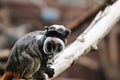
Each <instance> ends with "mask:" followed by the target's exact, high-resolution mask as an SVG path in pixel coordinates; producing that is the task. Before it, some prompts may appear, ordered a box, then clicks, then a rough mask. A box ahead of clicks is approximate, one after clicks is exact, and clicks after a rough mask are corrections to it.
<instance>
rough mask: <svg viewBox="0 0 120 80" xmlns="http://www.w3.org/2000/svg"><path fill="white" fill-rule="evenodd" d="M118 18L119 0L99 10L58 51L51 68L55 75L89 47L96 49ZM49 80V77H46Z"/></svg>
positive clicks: (71, 63)
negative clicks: (73, 37)
mask: <svg viewBox="0 0 120 80" xmlns="http://www.w3.org/2000/svg"><path fill="white" fill-rule="evenodd" d="M119 18H120V0H118V1H116V2H115V3H114V4H113V5H111V6H109V7H107V8H106V9H105V11H104V12H102V11H100V12H99V14H98V15H97V17H96V18H95V19H94V21H93V22H92V24H91V25H90V26H89V27H88V28H87V29H86V30H85V31H84V32H83V33H82V34H81V35H80V36H79V37H78V38H77V39H76V40H75V41H74V42H73V43H72V44H71V45H69V46H68V47H67V48H66V49H65V50H64V51H63V52H61V53H59V54H60V55H58V57H57V58H56V59H55V60H54V63H53V65H51V68H54V70H55V75H54V76H53V78H54V77H56V76H58V75H59V74H60V73H62V72H63V71H64V70H66V69H67V68H68V67H70V66H71V65H73V63H74V62H75V61H76V60H77V59H78V58H79V57H80V56H82V55H85V54H86V53H88V52H89V51H90V50H91V49H97V46H96V45H97V44H98V42H99V41H100V40H101V39H103V38H104V37H105V36H106V35H107V34H108V33H109V31H110V30H111V29H112V28H113V27H114V24H116V23H117V22H118V20H119ZM48 80H49V79H48Z"/></svg>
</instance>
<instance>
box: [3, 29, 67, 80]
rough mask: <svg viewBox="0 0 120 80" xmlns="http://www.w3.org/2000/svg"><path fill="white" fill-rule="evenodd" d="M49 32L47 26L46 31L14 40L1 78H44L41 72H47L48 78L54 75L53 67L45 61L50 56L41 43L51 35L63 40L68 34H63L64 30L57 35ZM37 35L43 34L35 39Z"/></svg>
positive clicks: (38, 79)
mask: <svg viewBox="0 0 120 80" xmlns="http://www.w3.org/2000/svg"><path fill="white" fill-rule="evenodd" d="M49 32H50V31H49V29H48V28H47V30H46V31H36V32H32V33H30V34H28V35H26V36H24V37H23V38H21V39H20V40H18V41H17V42H16V44H15V45H14V47H13V48H12V50H11V53H10V56H9V58H8V61H7V66H6V70H5V73H4V75H3V77H2V80H11V79H12V78H14V79H30V78H31V79H37V80H44V79H45V76H44V75H43V73H46V74H48V77H49V78H50V77H52V76H53V75H54V69H51V68H49V67H47V61H48V60H49V58H50V57H49V54H45V53H44V51H43V43H44V41H45V39H46V38H47V37H51V36H52V37H57V38H60V39H62V40H63V41H64V42H65V39H66V37H67V35H68V34H67V33H66V34H65V32H66V31H64V30H63V32H62V34H61V33H58V34H57V35H56V34H52V33H51V34H49ZM52 32H56V31H52ZM63 33H64V34H63ZM37 35H43V36H42V38H40V39H39V40H37V39H36V38H35V37H36V36H37ZM38 66H40V67H38ZM38 68H39V69H38Z"/></svg>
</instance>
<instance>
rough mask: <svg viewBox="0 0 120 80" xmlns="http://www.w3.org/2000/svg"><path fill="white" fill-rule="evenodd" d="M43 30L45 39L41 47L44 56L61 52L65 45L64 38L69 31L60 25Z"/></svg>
mask: <svg viewBox="0 0 120 80" xmlns="http://www.w3.org/2000/svg"><path fill="white" fill-rule="evenodd" d="M45 29H46V34H45V35H46V37H47V38H46V40H45V42H44V46H43V50H44V52H45V53H46V54H54V53H58V52H60V51H62V50H63V49H64V47H65V44H66V43H67V41H66V38H67V36H68V35H69V34H70V33H71V31H70V30H69V29H66V28H65V27H64V26H61V25H52V26H50V27H46V28H45Z"/></svg>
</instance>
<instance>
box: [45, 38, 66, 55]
mask: <svg viewBox="0 0 120 80" xmlns="http://www.w3.org/2000/svg"><path fill="white" fill-rule="evenodd" d="M64 47H65V45H64V42H63V41H62V40H60V39H59V38H51V37H48V38H47V39H46V40H45V42H44V46H43V50H44V52H45V53H46V54H48V55H53V54H54V53H58V52H60V51H62V50H63V48H64Z"/></svg>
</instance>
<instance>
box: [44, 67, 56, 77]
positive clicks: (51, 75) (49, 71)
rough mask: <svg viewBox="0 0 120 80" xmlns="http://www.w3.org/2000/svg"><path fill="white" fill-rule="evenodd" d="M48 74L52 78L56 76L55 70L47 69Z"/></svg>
mask: <svg viewBox="0 0 120 80" xmlns="http://www.w3.org/2000/svg"><path fill="white" fill-rule="evenodd" d="M46 73H47V74H48V77H49V78H51V77H53V75H54V69H52V68H47V70H46Z"/></svg>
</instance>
